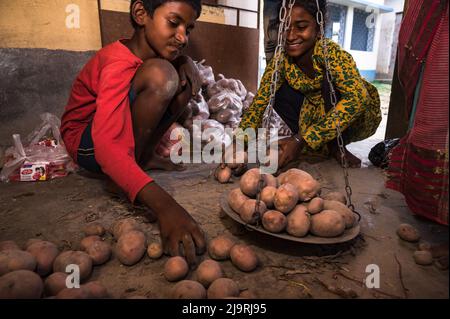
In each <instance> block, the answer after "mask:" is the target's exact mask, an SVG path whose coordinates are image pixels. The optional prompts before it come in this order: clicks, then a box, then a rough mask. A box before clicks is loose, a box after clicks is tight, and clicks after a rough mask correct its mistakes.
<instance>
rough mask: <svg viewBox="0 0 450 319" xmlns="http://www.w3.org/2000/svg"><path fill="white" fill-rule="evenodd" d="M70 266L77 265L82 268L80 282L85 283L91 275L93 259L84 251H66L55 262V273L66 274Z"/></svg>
mask: <svg viewBox="0 0 450 319" xmlns="http://www.w3.org/2000/svg"><path fill="white" fill-rule="evenodd" d="M68 265H77V266H78V267H79V268H80V280H81V281H84V280H86V279H87V278H89V276H90V275H91V272H92V259H91V257H89V255H88V254H86V253H85V252H83V251H73V250H68V251H64V252H62V253H61V254H59V255H58V257H56V259H55V261H54V262H53V271H54V272H64V273H65V272H66V267H67V266H68Z"/></svg>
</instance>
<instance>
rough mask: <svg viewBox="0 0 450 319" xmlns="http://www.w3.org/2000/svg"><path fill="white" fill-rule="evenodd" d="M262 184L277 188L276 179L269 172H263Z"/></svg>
mask: <svg viewBox="0 0 450 319" xmlns="http://www.w3.org/2000/svg"><path fill="white" fill-rule="evenodd" d="M263 177H264V186H272V187H275V188H277V187H278V180H277V178H276V177H275V176H273V175H270V174H264V175H263Z"/></svg>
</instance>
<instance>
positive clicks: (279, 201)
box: [273, 183, 298, 214]
mask: <svg viewBox="0 0 450 319" xmlns="http://www.w3.org/2000/svg"><path fill="white" fill-rule="evenodd" d="M297 202H298V193H297V190H296V188H295V187H294V185H292V184H289V183H286V184H283V185H281V186H280V187H279V188H278V189H277V192H276V193H275V198H274V200H273V204H274V206H275V208H276V209H277V210H278V211H280V212H282V213H284V214H287V213H289V212H290V211H291V210H292V209H293V208H294V207H295V205H297Z"/></svg>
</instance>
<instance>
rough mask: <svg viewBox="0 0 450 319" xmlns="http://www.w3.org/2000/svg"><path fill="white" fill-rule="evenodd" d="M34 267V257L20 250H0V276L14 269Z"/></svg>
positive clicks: (33, 268) (32, 268)
mask: <svg viewBox="0 0 450 319" xmlns="http://www.w3.org/2000/svg"><path fill="white" fill-rule="evenodd" d="M22 269H23V270H31V271H34V270H35V269H36V258H34V256H33V255H31V254H30V253H29V252H26V251H22V250H4V251H2V252H0V276H2V275H4V274H6V273H9V272H11V271H14V270H22Z"/></svg>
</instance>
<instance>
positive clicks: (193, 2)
mask: <svg viewBox="0 0 450 319" xmlns="http://www.w3.org/2000/svg"><path fill="white" fill-rule="evenodd" d="M136 1H138V0H131V4H130V20H131V25H132V26H133V28H134V29H137V28H138V27H139V26H138V25H137V23H136V22H135V21H134V19H133V16H132V15H131V8H132V7H133V4H134V3H135V2H136ZM141 1H142V3H143V5H144V8H145V10H146V11H147V13H148V14H149V15H150V16H151V17H153V14H154V13H155V10H156V9H157V8H158V7H159V6H161V5H163V4H164V3H166V2H186V3H187V4H189V5H190V6H191V7H192V8H193V9H194V10H195V11H196V12H197V18H198V17H199V16H200V14H201V13H202V1H201V0H141Z"/></svg>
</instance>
